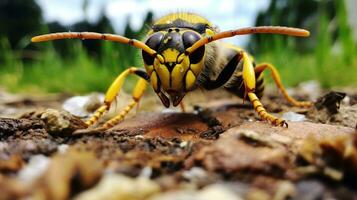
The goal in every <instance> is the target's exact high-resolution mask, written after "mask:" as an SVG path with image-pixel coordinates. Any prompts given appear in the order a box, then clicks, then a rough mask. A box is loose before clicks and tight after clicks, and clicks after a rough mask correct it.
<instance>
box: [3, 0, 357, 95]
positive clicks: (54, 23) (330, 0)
mask: <svg viewBox="0 0 357 200" xmlns="http://www.w3.org/2000/svg"><path fill="white" fill-rule="evenodd" d="M175 11H188V12H195V13H198V14H201V15H203V16H204V17H206V18H207V19H209V20H210V21H211V22H212V23H214V24H215V25H217V26H218V27H219V28H220V30H222V31H223V30H229V29H234V28H239V27H246V26H260V25H282V26H292V27H300V28H306V29H308V30H310V31H311V33H312V35H311V37H310V38H307V39H306V38H293V37H285V36H277V35H252V36H241V37H235V38H232V39H227V40H226V41H227V42H230V43H234V44H236V45H239V46H242V47H244V48H245V49H247V50H248V51H249V52H250V53H252V54H253V55H255V57H256V58H257V60H258V63H259V62H270V63H273V64H274V65H276V66H277V68H278V69H279V71H280V72H281V75H282V79H283V82H284V84H286V85H288V86H296V85H297V84H299V83H301V82H304V81H308V80H317V81H319V82H320V83H321V85H322V86H323V87H325V88H331V87H335V86H353V87H354V86H357V57H356V56H355V55H356V52H357V48H356V47H357V45H356V43H357V42H356V41H357V21H356V20H355V19H357V16H356V15H357V1H355V0H299V1H291V0H251V1H249V2H247V1H243V0H239V1H238V0H225V1H216V0H195V1H184V0H77V1H73V0H56V1H48V0H1V1H0V87H2V88H4V89H6V90H10V91H14V92H35V93H36V92H37V93H47V92H68V93H86V92H93V91H100V92H104V91H105V90H106V89H107V87H108V86H109V85H110V83H111V82H112V81H113V79H114V78H115V77H116V76H117V75H118V74H119V73H120V72H121V71H122V70H123V69H125V68H127V67H129V66H139V67H140V66H142V62H141V60H140V51H139V50H138V49H135V48H133V47H130V46H126V45H121V44H118V43H111V42H105V41H89V40H85V41H80V40H62V41H54V42H45V43H38V44H31V43H30V39H31V37H32V36H35V35H38V34H45V33H50V32H63V31H64V32H68V31H72V32H74V31H96V32H108V33H117V34H121V35H124V36H126V37H130V38H136V39H143V38H144V37H145V33H146V32H147V31H148V29H149V27H150V24H151V23H152V22H153V21H154V20H155V19H157V18H159V17H160V16H163V15H165V14H167V13H170V12H175ZM129 85H130V84H129Z"/></svg>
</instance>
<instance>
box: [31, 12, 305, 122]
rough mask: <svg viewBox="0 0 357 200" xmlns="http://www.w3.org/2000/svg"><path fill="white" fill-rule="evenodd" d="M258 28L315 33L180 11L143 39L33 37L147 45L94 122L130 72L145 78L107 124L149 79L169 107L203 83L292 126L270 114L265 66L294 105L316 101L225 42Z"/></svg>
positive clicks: (65, 35)
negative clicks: (298, 96) (221, 21)
mask: <svg viewBox="0 0 357 200" xmlns="http://www.w3.org/2000/svg"><path fill="white" fill-rule="evenodd" d="M258 33H259V34H260V33H266V34H283V35H290V36H298V37H307V36H309V34H310V33H309V32H308V31H307V30H304V29H298V28H290V27H280V26H260V27H248V28H239V29H234V30H229V31H223V32H220V31H219V30H218V28H217V27H216V26H214V25H213V24H212V23H211V22H209V21H208V20H207V19H206V18H204V17H202V16H200V15H197V14H194V13H186V12H178V13H172V14H168V15H165V16H163V17H161V18H160V19H158V20H157V21H156V22H154V23H153V25H152V26H151V29H150V30H149V31H148V33H147V36H146V38H145V39H144V41H143V42H141V41H139V40H136V39H130V38H126V37H123V36H120V35H114V34H101V33H94V32H64V33H52V34H46V35H40V36H36V37H33V38H32V39H31V41H32V42H43V41H50V40H58V39H73V38H79V39H82V40H84V39H96V40H108V41H113V42H118V43H123V44H127V45H131V46H134V47H136V48H138V49H141V50H142V61H143V65H144V67H141V68H137V67H130V68H128V69H126V70H125V71H123V72H122V73H121V74H120V75H119V76H118V77H117V78H116V79H115V80H114V82H113V83H112V84H111V86H110V87H109V89H108V90H107V92H106V95H105V99H104V103H103V105H102V106H101V107H99V108H98V109H97V110H96V111H95V113H94V114H93V115H92V117H91V118H90V119H89V120H88V121H86V123H87V124H88V125H89V126H91V125H94V124H95V123H97V121H98V120H99V118H100V117H101V116H102V115H103V114H104V113H105V112H106V111H108V110H109V108H110V106H111V104H112V102H113V101H114V100H115V99H116V96H117V95H118V93H119V91H120V90H121V88H122V86H123V84H124V81H125V79H126V77H127V76H129V75H136V76H138V77H139V80H138V81H137V83H136V85H135V87H134V89H133V92H132V101H131V102H130V103H129V104H128V105H127V106H126V107H125V109H124V110H123V111H122V112H120V113H119V114H118V115H117V116H115V117H114V118H112V119H110V120H109V121H107V122H105V123H104V125H103V128H110V127H112V126H114V125H116V124H117V123H119V122H120V121H122V120H123V119H124V117H125V116H126V115H127V114H128V112H129V111H130V110H132V109H133V108H134V107H135V106H136V105H137V104H138V102H139V101H140V99H141V97H142V96H143V94H144V91H145V90H146V88H147V85H148V84H151V86H152V88H153V90H154V91H155V93H156V94H157V96H158V97H159V98H160V100H161V102H162V104H163V105H164V106H165V107H169V106H170V105H173V106H178V105H180V104H181V105H182V99H183V98H184V97H185V95H186V94H187V93H189V92H192V91H194V90H196V89H198V88H201V89H205V90H214V89H217V88H221V87H223V88H225V89H226V90H228V91H229V92H231V93H233V94H235V95H237V96H239V97H241V98H243V99H245V100H248V101H250V102H251V104H252V105H253V107H254V110H255V111H256V113H257V114H258V115H259V116H260V118H261V119H263V120H265V121H268V122H270V123H271V124H273V125H276V126H285V127H287V126H288V124H287V122H286V121H285V120H283V119H280V118H278V117H275V116H273V115H271V114H269V113H268V112H267V111H266V109H265V108H264V106H263V104H262V103H261V101H260V100H259V99H260V98H261V97H262V95H263V91H264V79H263V74H262V72H263V71H264V70H266V69H268V70H270V72H271V76H272V78H273V80H274V82H275V83H276V85H277V87H278V88H279V90H280V91H281V93H282V94H283V95H284V97H285V98H286V100H287V101H288V102H290V103H291V104H292V105H294V106H299V107H309V106H311V105H312V103H311V102H308V101H297V100H295V99H294V98H292V97H290V96H289V95H288V93H287V91H286V90H285V88H284V86H283V85H282V82H281V79H280V75H279V73H278V71H277V69H276V68H275V67H274V66H273V65H271V64H268V63H262V64H256V63H255V61H254V58H253V57H252V56H251V55H250V54H249V53H247V52H246V51H244V50H243V49H242V48H240V47H238V46H235V45H232V44H226V43H223V42H222V41H220V40H221V39H224V38H229V37H234V36H239V35H247V34H258Z"/></svg>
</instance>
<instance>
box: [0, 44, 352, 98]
mask: <svg viewBox="0 0 357 200" xmlns="http://www.w3.org/2000/svg"><path fill="white" fill-rule="evenodd" d="M103 42H104V41H103ZM1 43H2V46H3V48H2V49H6V41H5V40H4V39H3V40H2V41H1ZM39 45H40V44H39ZM42 45H46V49H45V50H44V51H42V52H41V54H40V56H39V57H38V59H37V60H35V61H32V62H25V61H22V60H20V59H17V58H16V56H15V53H14V52H12V51H11V50H9V49H8V50H7V51H6V50H5V51H2V53H3V55H5V56H4V57H5V62H4V63H3V64H2V66H1V67H0V85H1V86H2V87H5V88H6V89H8V90H10V91H12V92H37V93H56V92H66V93H77V94H83V93H88V92H93V91H99V92H104V91H106V89H107V88H108V87H109V85H110V84H111V82H112V81H113V80H114V79H115V78H116V76H117V75H118V74H119V73H120V72H122V71H123V70H124V69H126V68H127V67H130V66H138V67H140V66H142V64H141V63H142V61H141V60H140V51H139V50H137V49H135V48H132V50H130V48H129V49H128V48H126V47H123V48H118V47H117V45H120V44H116V43H110V42H104V45H103V46H102V51H104V52H105V53H104V54H103V55H104V57H103V58H101V59H100V60H98V59H94V58H92V57H91V56H89V55H88V54H87V52H86V51H85V50H84V48H83V47H82V45H81V42H80V41H74V40H73V48H74V51H73V52H75V54H74V55H72V57H70V58H67V59H63V58H61V57H60V56H59V55H57V53H56V52H55V51H54V49H53V46H52V45H51V43H50V42H49V43H47V44H42ZM114 46H115V48H114ZM4 47H5V48H4ZM330 48H331V46H329V44H327V45H322V46H321V47H318V49H316V52H315V53H308V54H298V53H296V52H294V51H293V50H289V49H287V48H285V47H284V46H282V45H281V46H280V47H279V45H275V48H274V49H272V50H271V51H268V52H265V53H263V54H261V55H254V56H255V57H256V59H257V62H258V63H262V62H269V63H272V64H274V65H275V66H276V67H277V68H278V70H279V72H280V74H281V77H282V80H283V83H284V84H285V85H286V86H290V87H292V86H296V85H298V84H299V83H301V82H304V81H308V80H317V81H319V82H320V83H321V85H322V86H323V87H325V88H330V87H334V86H356V84H357V58H356V57H355V56H353V55H350V56H349V57H348V58H349V59H348V60H347V61H346V58H345V57H344V56H342V55H341V54H340V55H338V54H337V55H335V54H333V53H332V50H330ZM133 79H134V77H132V78H131V79H130V80H133ZM130 80H129V81H127V82H128V83H127V84H126V88H130V86H131V85H132V84H133V83H132V81H130Z"/></svg>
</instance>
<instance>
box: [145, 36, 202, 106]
mask: <svg viewBox="0 0 357 200" xmlns="http://www.w3.org/2000/svg"><path fill="white" fill-rule="evenodd" d="M200 38H201V36H200V35H199V34H198V33H196V32H194V31H191V30H180V29H168V30H167V31H162V32H157V33H154V34H153V35H151V36H150V37H149V38H148V39H147V41H146V44H147V45H148V46H149V47H150V48H152V49H153V50H155V51H156V52H157V56H156V57H153V56H151V55H148V54H147V53H145V52H143V59H144V63H145V67H146V70H147V72H148V74H149V75H150V79H151V84H152V86H153V88H154V90H155V92H156V93H158V94H159V97H160V99H161V100H162V102H163V103H164V104H165V105H167V102H168V98H167V97H166V95H165V94H167V95H168V96H170V99H171V102H172V103H173V105H174V106H176V105H178V104H179V103H180V101H181V100H182V98H183V97H184V95H185V93H186V92H189V91H191V90H193V89H194V88H195V83H196V80H197V77H198V75H199V73H200V72H201V70H202V68H203V63H204V53H205V47H204V46H203V47H200V48H198V49H197V50H196V51H195V52H192V54H190V55H188V56H187V55H185V50H186V49H187V48H189V47H191V46H192V45H193V44H194V43H195V42H196V41H198V40H199V39H200Z"/></svg>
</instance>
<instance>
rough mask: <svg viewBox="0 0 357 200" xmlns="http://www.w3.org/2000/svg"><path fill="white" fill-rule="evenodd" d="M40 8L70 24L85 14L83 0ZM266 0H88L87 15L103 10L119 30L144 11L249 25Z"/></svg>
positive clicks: (43, 0) (226, 26)
mask: <svg viewBox="0 0 357 200" xmlns="http://www.w3.org/2000/svg"><path fill="white" fill-rule="evenodd" d="M37 2H38V3H39V5H41V6H42V8H43V10H44V17H45V20H46V21H54V20H57V21H60V22H61V23H63V24H71V23H75V22H77V21H80V20H83V19H84V18H85V13H84V12H83V10H82V4H83V0H75V1H74V0H56V1H48V0H37ZM268 3H269V0H250V1H245V0H239V1H238V0H224V1H217V0H89V7H88V11H87V12H88V13H87V14H88V18H89V20H90V21H95V20H96V19H97V18H98V16H99V14H100V12H101V11H104V12H105V13H106V15H107V16H108V17H109V19H110V20H111V21H112V23H113V26H114V28H115V30H116V31H117V32H119V33H121V32H122V31H123V29H124V26H125V24H126V20H127V19H129V20H130V24H131V25H132V27H133V28H139V27H141V26H142V20H143V19H144V17H145V16H146V14H147V12H148V11H153V12H154V15H155V17H156V18H157V17H160V16H163V15H165V14H167V13H170V12H176V11H189V12H195V13H198V14H201V15H203V16H204V17H206V18H207V19H209V20H210V21H212V23H214V24H216V25H218V26H219V27H220V29H221V30H230V29H234V28H238V27H245V26H252V25H254V20H255V16H256V14H257V12H258V11H259V10H261V9H265V8H266V7H267V6H268ZM229 41H232V42H234V43H237V44H244V43H245V42H246V41H247V37H239V38H234V39H230V40H229Z"/></svg>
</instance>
